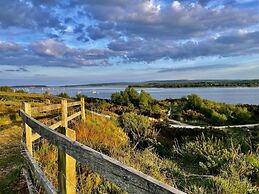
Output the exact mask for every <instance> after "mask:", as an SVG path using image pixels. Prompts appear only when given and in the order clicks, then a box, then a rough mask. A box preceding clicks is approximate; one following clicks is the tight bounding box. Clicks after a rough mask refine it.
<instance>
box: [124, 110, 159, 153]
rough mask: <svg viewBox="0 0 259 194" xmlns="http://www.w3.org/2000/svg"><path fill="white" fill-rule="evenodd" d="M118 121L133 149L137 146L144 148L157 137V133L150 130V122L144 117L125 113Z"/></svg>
mask: <svg viewBox="0 0 259 194" xmlns="http://www.w3.org/2000/svg"><path fill="white" fill-rule="evenodd" d="M119 120H120V123H121V126H122V127H123V128H124V130H125V131H126V133H127V134H128V136H129V137H130V139H131V141H132V144H133V149H135V148H136V147H137V146H138V145H139V146H141V147H142V148H143V147H145V146H146V144H148V142H149V141H150V140H151V141H152V140H153V139H155V138H156V136H157V131H156V130H155V129H153V128H152V124H151V121H150V120H149V118H148V117H146V116H143V115H137V114H134V113H125V114H123V115H122V116H121V117H120V119H119Z"/></svg>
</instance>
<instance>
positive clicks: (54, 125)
mask: <svg viewBox="0 0 259 194" xmlns="http://www.w3.org/2000/svg"><path fill="white" fill-rule="evenodd" d="M60 125H61V121H58V122H56V123H55V124H53V125H50V126H49V128H50V129H53V130H54V129H57V128H58V127H60Z"/></svg>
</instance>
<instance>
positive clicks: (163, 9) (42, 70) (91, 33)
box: [0, 0, 259, 85]
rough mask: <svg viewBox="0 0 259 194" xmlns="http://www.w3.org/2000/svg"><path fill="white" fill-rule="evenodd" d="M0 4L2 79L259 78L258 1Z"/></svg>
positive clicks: (22, 0) (12, 0)
mask: <svg viewBox="0 0 259 194" xmlns="http://www.w3.org/2000/svg"><path fill="white" fill-rule="evenodd" d="M0 4H1V6H0V85H22V84H48V85H61V84H82V83H98V82H115V81H144V80H158V79H159V80H161V79H253V78H259V1H258V0H179V1H172V0H71V1H68V0H66V1H65V0H64V1H62V0H0Z"/></svg>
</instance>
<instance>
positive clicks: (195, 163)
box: [0, 88, 259, 194]
mask: <svg viewBox="0 0 259 194" xmlns="http://www.w3.org/2000/svg"><path fill="white" fill-rule="evenodd" d="M63 97H65V95H64V96H63ZM84 97H85V98H86V99H87V102H88V103H87V105H86V106H87V107H88V109H90V110H91V108H96V109H97V110H98V111H99V112H103V113H109V114H111V115H112V117H111V118H105V117H102V116H98V115H95V114H92V113H87V115H86V121H85V122H84V123H78V124H77V125H76V126H75V127H74V129H75V130H76V134H77V137H76V138H77V141H79V142H81V143H83V144H85V145H87V146H90V147H92V148H94V149H96V150H98V151H100V152H102V153H105V154H107V155H109V156H110V157H113V158H115V159H117V160H119V161H121V162H122V163H124V164H126V165H128V166H131V167H133V168H135V169H137V170H139V171H142V172H144V173H146V174H148V175H150V176H152V177H154V178H156V179H158V180H160V181H162V182H164V183H167V184H169V185H171V186H173V187H176V188H179V189H180V190H182V191H185V192H187V193H194V194H196V193H199V194H200V193H201V194H209V193H219V194H244V193H249V194H257V193H259V162H258V161H259V129H258V128H254V129H252V128H250V129H249V130H246V129H227V130H224V131H219V130H216V129H214V130H212V129H207V130H206V131H201V130H200V131H199V130H196V129H193V130H185V129H176V128H169V127H168V125H167V122H166V121H165V120H160V119H161V118H163V119H164V117H165V115H166V113H167V111H168V110H169V108H170V106H171V107H172V109H171V113H172V116H173V118H176V119H179V120H181V121H184V122H188V123H192V124H204V125H207V124H213V125H221V124H241V123H247V122H254V121H256V117H257V115H258V107H256V106H247V105H246V106H245V105H226V104H223V103H216V102H212V101H208V100H205V99H201V98H200V97H198V96H196V95H191V96H188V97H187V98H182V99H178V100H172V99H168V100H164V101H155V100H154V99H152V98H151V97H150V95H148V94H146V93H145V92H143V91H142V92H140V93H138V92H136V91H134V89H132V88H130V89H126V90H125V91H124V92H121V93H117V94H115V95H113V99H112V101H108V100H100V99H91V98H87V97H86V96H84ZM48 98H50V97H48ZM67 98H68V97H67ZM78 98H79V96H78ZM125 99H126V100H125ZM127 99H128V100H127ZM22 100H24V99H22V98H19V97H16V98H15V99H13V101H12V102H13V103H11V104H10V101H5V103H2V105H1V104H0V106H2V107H4V108H3V109H1V112H2V114H1V122H0V123H1V124H0V128H1V130H0V151H1V160H0V168H1V173H0V193H1V192H3V193H18V192H20V191H17V190H15V189H14V188H19V186H17V185H16V184H15V182H16V181H17V180H21V178H20V169H21V167H22V166H23V161H22V157H21V156H20V148H19V146H20V145H19V144H20V138H21V133H22V128H21V119H20V118H19V116H18V115H17V110H18V108H19V107H20V102H21V101H22ZM59 100H60V99H59ZM26 101H29V98H28V97H26ZM39 101H40V100H39ZM42 101H44V99H43V100H42V99H41V103H42ZM7 102H8V103H7ZM53 102H54V101H53ZM3 104H6V105H3ZM7 104H8V105H7ZM156 105H158V106H157V110H156V111H157V112H159V113H161V115H160V116H158V117H157V118H159V119H154V118H151V116H152V111H154V110H153V108H154V107H155V106H156ZM98 108H99V109H98ZM118 110H120V111H118ZM130 110H132V112H131V111H130ZM117 113H119V114H117ZM7 142H8V143H7ZM37 145H39V146H37ZM37 145H35V146H34V148H35V150H34V156H35V158H36V160H37V161H38V163H39V165H40V166H41V168H42V169H43V171H44V172H45V174H46V175H47V177H48V178H49V179H50V180H51V181H52V183H53V184H54V185H55V186H57V177H58V175H57V174H58V169H57V150H56V148H55V147H54V146H51V145H49V144H48V142H47V141H45V140H41V141H40V142H38V144H37ZM14 158H15V159H14ZM2 169H4V170H2ZM22 188H23V187H22ZM22 188H20V190H21V189H22ZM77 188H78V190H79V192H80V193H125V192H123V191H122V190H121V189H120V188H118V187H117V186H116V185H114V184H112V183H111V182H109V181H107V180H106V179H104V178H103V177H101V176H100V175H98V174H96V173H94V172H93V171H91V170H90V169H89V168H88V167H87V166H86V165H83V164H80V163H77Z"/></svg>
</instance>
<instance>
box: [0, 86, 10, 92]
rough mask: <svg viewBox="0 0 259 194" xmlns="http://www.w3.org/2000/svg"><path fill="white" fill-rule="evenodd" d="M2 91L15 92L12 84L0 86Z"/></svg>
mask: <svg viewBox="0 0 259 194" xmlns="http://www.w3.org/2000/svg"><path fill="white" fill-rule="evenodd" d="M0 91H1V92H13V89H12V88H11V87H10V86H0Z"/></svg>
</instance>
